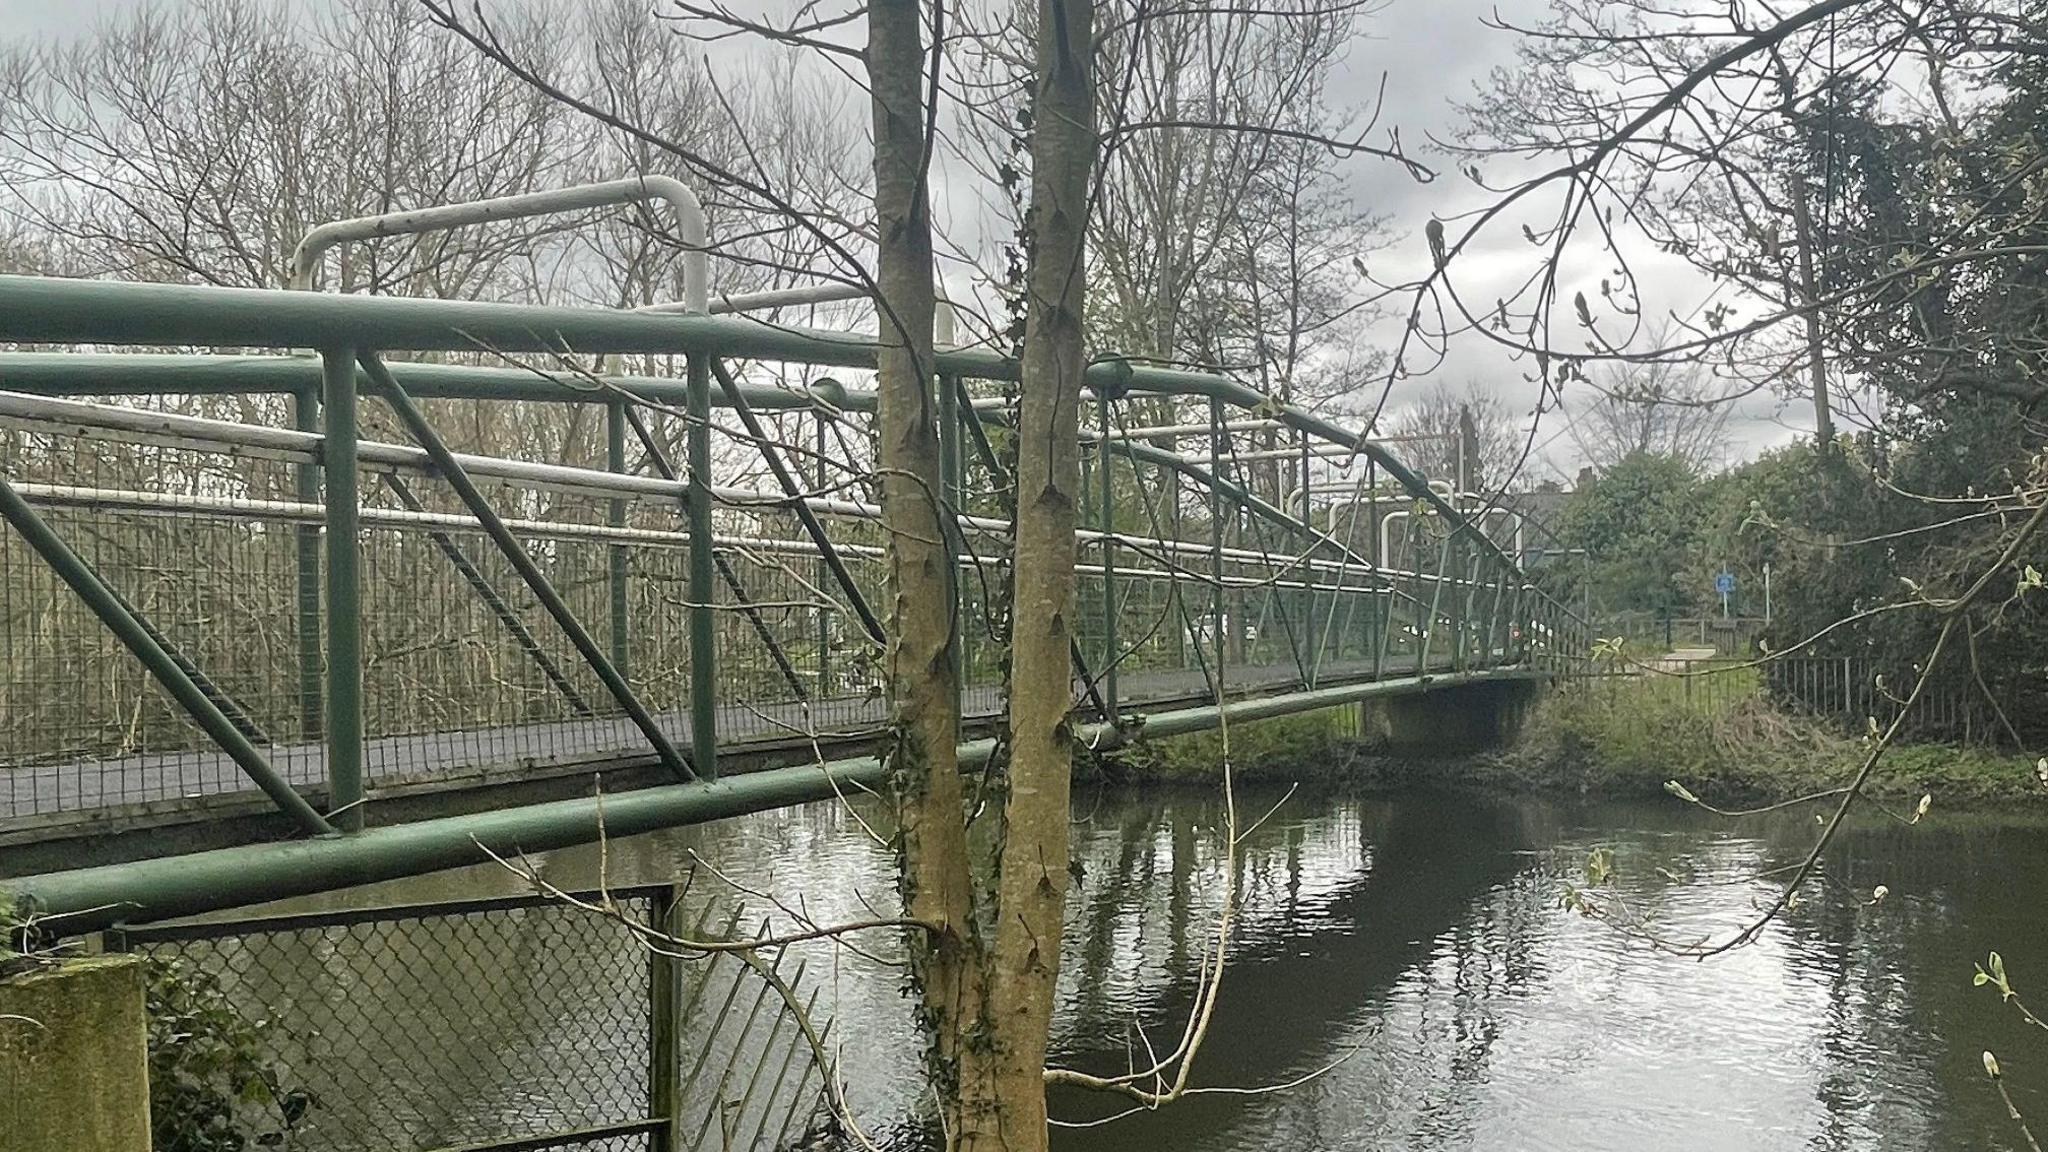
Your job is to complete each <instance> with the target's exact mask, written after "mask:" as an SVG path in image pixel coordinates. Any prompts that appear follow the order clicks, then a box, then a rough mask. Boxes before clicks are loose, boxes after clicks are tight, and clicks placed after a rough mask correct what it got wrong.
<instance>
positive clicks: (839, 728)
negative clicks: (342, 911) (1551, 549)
mask: <svg viewBox="0 0 2048 1152" xmlns="http://www.w3.org/2000/svg"><path fill="white" fill-rule="evenodd" d="M1431 664H1432V665H1437V664H1438V661H1436V660H1432V661H1431ZM1415 665H1416V659H1415V656H1414V655H1413V654H1401V653H1389V654H1388V657H1387V658H1386V659H1385V660H1384V661H1383V662H1382V663H1381V664H1380V666H1379V669H1378V678H1390V677H1399V676H1407V675H1411V674H1412V673H1413V670H1414V668H1415ZM1374 678H1375V677H1374V666H1373V662H1372V661H1371V660H1346V661H1331V662H1329V663H1326V664H1325V665H1324V666H1323V668H1322V669H1321V671H1320V673H1319V675H1318V676H1317V685H1318V686H1322V687H1327V686H1335V685H1341V684H1350V683H1357V682H1360V681H1365V680H1371V679H1374ZM1300 684H1301V674H1300V671H1299V669H1297V668H1296V667H1295V665H1293V664H1291V663H1289V664H1280V665H1265V666H1261V667H1256V668H1243V667H1239V668H1231V669H1228V670H1227V673H1226V676H1225V689H1226V692H1227V694H1228V695H1229V696H1231V697H1233V698H1235V697H1240V696H1250V695H1258V694H1262V693H1267V692H1271V691H1274V690H1276V689H1283V688H1292V687H1296V686H1298V685H1300ZM1118 696H1119V708H1120V710H1121V711H1123V712H1126V713H1131V712H1143V711H1145V710H1147V709H1148V708H1150V709H1152V710H1157V709H1158V708H1159V707H1161V706H1163V705H1176V704H1196V703H1201V702H1203V701H1205V700H1206V699H1207V698H1208V688H1207V685H1206V682H1205V680H1204V677H1203V674H1202V672H1201V670H1200V669H1186V670H1170V671H1154V672H1135V673H1124V674H1123V675H1121V676H1120V678H1119V693H1118ZM963 705H964V706H963V709H962V716H963V719H964V720H965V721H966V722H967V724H966V725H965V726H966V727H968V728H974V727H982V728H985V727H986V726H987V724H988V722H990V721H992V720H994V719H995V718H996V717H998V716H1000V715H1001V714H1002V700H1001V692H1000V689H999V688H997V687H995V686H982V687H973V688H970V689H968V690H967V692H966V694H965V698H964V700H963ZM656 719H657V721H658V722H659V723H660V725H661V727H662V730H663V731H664V732H665V733H666V734H667V735H668V737H669V738H670V739H671V740H672V741H674V742H675V743H676V745H677V746H678V747H680V748H684V749H687V748H688V747H689V744H690V721H689V716H688V715H687V713H684V712H677V711H671V712H664V713H659V714H657V716H656ZM884 719H885V714H884V703H883V701H882V700H881V699H880V698H879V697H870V698H862V697H839V698H834V699H830V700H821V701H813V702H811V703H810V704H808V705H806V704H804V703H800V702H796V701H776V702H774V703H769V704H761V705H751V704H744V703H735V702H729V701H722V702H721V704H720V708H719V713H718V725H719V736H720V749H721V751H722V752H726V753H733V754H738V753H745V752H750V751H762V750H766V749H771V748H774V747H775V746H777V745H783V746H791V745H794V746H795V747H796V748H798V749H801V748H802V747H803V745H805V744H807V743H809V740H810V737H809V736H808V735H806V731H807V729H808V730H811V731H815V732H816V734H817V736H818V737H819V739H820V742H821V743H823V744H824V745H826V746H827V748H828V755H829V754H831V753H830V752H829V749H830V748H832V747H843V746H845V745H846V744H847V743H849V742H853V741H858V740H862V739H870V738H872V737H873V736H874V735H876V734H877V733H878V732H879V731H880V729H881V726H882V723H883V721H884ZM264 751H265V754H266V756H267V758H268V759H269V761H270V765H271V767H272V768H274V769H275V770H277V771H278V772H279V773H280V774H282V775H283V776H284V777H285V779H287V780H289V781H290V782H291V783H293V784H295V785H300V786H305V787H311V788H319V787H322V786H324V785H325V783H326V780H327V751H326V748H325V746H324V745H322V744H319V743H294V744H273V745H271V746H269V747H268V748H266V749H265V750H264ZM650 757H651V753H650V751H649V748H648V745H647V741H646V739H645V737H644V736H642V734H641V733H640V731H639V729H637V728H636V727H634V725H633V723H632V722H631V721H630V720H628V719H626V718H625V717H623V716H617V717H613V716H601V717H595V718H578V719H572V720H562V721H554V722H548V723H535V724H519V725H509V726H504V727H494V728H482V729H469V730H455V731H445V732H431V733H422V734H416V735H403V736H384V737H377V738H373V739H370V740H366V741H365V742H364V757H363V759H364V777H365V782H366V784H367V785H368V786H369V787H370V788H371V789H372V790H373V791H374V790H375V789H378V788H380V787H382V788H389V787H392V786H396V785H422V784H431V783H435V782H445V781H450V780H456V779H460V778H463V777H465V776H478V775H481V774H483V773H484V772H486V771H492V772H495V773H497V774H498V775H499V776H500V777H501V778H502V777H504V776H505V775H506V774H507V773H514V774H516V773H518V772H520V771H522V770H523V771H525V772H528V773H530V774H532V775H535V776H540V775H566V774H570V773H576V772H582V771H591V772H595V771H603V770H607V769H616V768H619V767H624V766H627V765H631V764H636V763H644V762H646V761H647V760H648V759H649V758H650ZM0 776H4V778H5V798H4V799H5V802H4V806H0V835H7V834H11V835H10V838H15V837H20V836H22V835H24V834H25V835H26V837H27V838H29V839H33V838H34V835H35V834H34V831H33V829H34V828H35V827H36V826H38V825H53V824H60V823H65V822H69V821H70V820H73V819H76V818H84V817H89V816H98V815H101V814H106V813H109V812H111V811H112V810H115V809H128V808H130V807H131V806H134V805H152V804H159V803H171V804H176V805H180V806H184V805H189V803H190V802H192V801H194V800H203V799H205V798H210V797H225V796H226V795H228V794H232V793H251V794H254V793H255V787H254V785H253V784H251V783H250V781H249V780H248V778H247V777H246V776H244V775H243V774H242V772H241V769H240V768H238V767H237V766H236V765H235V763H234V761H233V760H232V759H230V758H229V757H228V756H227V754H226V753H223V752H220V751H217V750H212V749H207V750H200V751H189V752H163V753H151V754H142V755H134V756H127V757H122V758H119V759H111V760H79V761H72V762H69V763H56V764H45V765H36V766H31V767H21V768H15V769H9V770H7V771H5V772H4V773H0Z"/></svg>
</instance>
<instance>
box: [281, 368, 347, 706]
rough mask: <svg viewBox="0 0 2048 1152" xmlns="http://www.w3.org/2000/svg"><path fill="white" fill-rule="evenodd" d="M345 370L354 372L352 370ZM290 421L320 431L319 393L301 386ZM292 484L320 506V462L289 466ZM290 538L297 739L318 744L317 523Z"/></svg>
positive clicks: (302, 527) (306, 429) (301, 428)
mask: <svg viewBox="0 0 2048 1152" xmlns="http://www.w3.org/2000/svg"><path fill="white" fill-rule="evenodd" d="M350 367H351V370H353V367H354V366H353V365H351V366H350ZM292 423H293V425H294V426H295V427H296V428H297V429H298V430H299V431H301V432H318V431H320V390H319V389H317V388H305V389H301V390H300V391H298V392H294V393H293V394H292ZM292 482H293V486H294V487H295V488H296V490H297V493H298V497H299V503H301V504H317V503H319V501H320V461H319V460H318V459H313V460H306V461H302V462H301V463H299V464H296V465H294V466H293V468H292ZM293 535H294V537H295V541H294V543H295V544H296V545H297V548H298V557H297V568H298V581H299V739H301V740H319V739H321V738H322V735H323V733H324V731H325V728H326V723H325V717H326V708H325V707H324V706H323V703H322V702H323V700H324V699H325V697H324V695H323V693H322V691H321V678H322V676H323V674H324V673H323V669H322V664H321V659H320V651H321V645H320V525H318V524H301V525H299V526H298V527H297V528H296V529H294V530H293Z"/></svg>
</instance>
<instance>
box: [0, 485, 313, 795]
mask: <svg viewBox="0 0 2048 1152" xmlns="http://www.w3.org/2000/svg"><path fill="white" fill-rule="evenodd" d="M0 517H4V518H5V519H6V521H7V522H8V523H9V524H12V525H13V526H14V530H15V531H17V532H19V533H21V538H22V539H23V540H24V541H26V542H27V543H28V546H29V547H30V548H32V549H34V550H35V552H36V554H37V555H38V556H41V557H42V558H43V562H44V563H46V564H48V565H49V566H50V568H51V570H52V571H54V572H56V573H57V575H58V576H59V577H60V578H61V579H62V580H63V581H64V583H66V584H69V585H70V586H71V590H72V591H73V592H75V593H77V594H78V598H79V599H80V600H81V601H83V602H84V603H85V606H86V607H87V608H88V609H90V610H91V611H92V613H93V615H95V616H97V617H99V619H100V622H101V623H102V624H105V625H106V626H107V630H108V631H110V632H112V633H113V634H114V635H115V637H116V638H117V639H119V640H120V641H121V643H122V644H124V645H126V646H127V648H128V650H129V651H130V652H133V653H134V654H135V656H136V658H137V659H138V660H141V661H142V664H143V666H144V667H145V668H147V669H149V672H150V675H152V676H154V677H156V680H157V682H158V683H159V684H162V685H163V686H164V689H165V690H166V691H168V692H169V693H170V694H171V696H172V698H174V699H175V700H177V702H178V704H179V705H180V706H181V707H183V708H184V709H185V713H186V714H187V715H188V716H190V717H191V718H192V720H193V722H194V723H196V724H197V725H199V728H200V730H201V731H203V732H205V733H206V735H207V736H208V737H210V738H211V739H212V740H213V742H214V743H215V744H216V745H218V746H219V747H220V749H221V751H223V752H226V753H227V754H228V756H229V758H230V759H232V760H234V762H235V764H236V765H237V766H238V767H240V768H241V769H242V771H243V772H244V773H246V774H247V775H248V777H249V779H250V780H251V781H253V782H254V783H255V785H256V786H257V787H258V788H261V789H263V791H264V793H265V794H267V795H268V796H269V797H270V798H271V799H272V800H273V801H275V802H276V803H277V806H278V807H279V808H282V809H284V811H285V814H286V815H288V816H290V817H291V818H292V819H293V820H294V821H295V822H296V823H297V824H298V825H299V827H301V828H303V829H305V830H306V831H307V832H311V833H313V834H315V835H322V834H326V833H331V832H333V831H334V826H333V825H331V824H329V823H328V822H327V819H326V817H324V816H322V815H320V813H318V812H316V811H314V810H313V806H312V805H311V804H308V803H307V802H306V798H305V797H304V796H301V795H299V794H298V792H297V790H295V789H294V788H293V787H292V786H291V784H290V783H289V782H287V781H286V780H285V778H284V777H282V776H280V775H278V773H277V770H276V769H274V768H272V767H271V766H270V762H269V761H268V760H265V759H264V758H263V753H261V752H259V751H257V749H256V745H255V744H253V743H251V742H250V740H249V737H248V736H246V735H244V734H243V732H242V730H241V729H240V728H238V727H236V726H235V723H234V721H232V720H230V719H228V717H227V716H226V714H224V713H223V712H222V711H221V709H220V707H219V706H218V705H217V704H215V703H214V701H213V699H212V697H210V696H208V695H207V694H206V692H205V691H204V690H203V689H201V688H200V687H199V685H198V684H196V683H194V682H193V679H192V677H191V676H189V675H187V674H186V672H185V669H184V668H183V667H182V666H181V665H180V664H179V662H178V660H177V659H176V658H175V657H173V656H172V655H171V654H170V653H169V652H167V651H165V650H164V648H163V646H162V645H161V644H158V643H157V642H156V640H155V639H154V638H153V637H152V636H151V635H150V629H149V628H147V627H146V626H144V625H143V624H142V622H141V621H140V620H138V619H137V618H136V617H135V615H134V614H133V613H131V612H129V611H128V609H127V608H126V607H125V606H124V605H123V603H122V600H121V598H120V597H119V596H117V595H115V594H114V590H113V589H112V588H110V587H108V586H107V583H106V581H105V580H102V579H101V578H100V574H99V573H98V572H95V571H93V568H92V565H90V564H87V563H86V562H85V560H84V559H83V558H82V557H80V556H79V555H78V553H76V552H73V551H72V550H71V546H70V545H68V544H66V543H64V541H63V539H62V538H60V537H59V536H58V535H57V533H56V531H55V530H54V529H52V528H51V527H50V526H49V524H48V523H46V522H45V521H44V520H43V518H42V517H40V516H38V515H36V513H35V510H34V509H33V508H31V507H29V504H28V501H26V500H24V499H22V496H21V493H19V492H17V491H15V489H14V485H12V484H10V483H8V482H7V478H6V477H5V476H0Z"/></svg>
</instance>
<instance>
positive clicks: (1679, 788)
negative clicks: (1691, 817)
mask: <svg viewBox="0 0 2048 1152" xmlns="http://www.w3.org/2000/svg"><path fill="white" fill-rule="evenodd" d="M1664 790H1665V791H1666V792H1669V793H1671V794H1672V795H1673V796H1676V797H1678V798H1679V799H1680V800H1683V801H1685V802H1686V803H1687V804H1697V803H1699V802H1700V798H1699V797H1697V796H1695V795H1693V794H1692V791H1691V789H1688V788H1687V787H1686V786H1685V785H1683V784H1680V783H1679V782H1678V781H1676V780H1666V781H1665V782H1664Z"/></svg>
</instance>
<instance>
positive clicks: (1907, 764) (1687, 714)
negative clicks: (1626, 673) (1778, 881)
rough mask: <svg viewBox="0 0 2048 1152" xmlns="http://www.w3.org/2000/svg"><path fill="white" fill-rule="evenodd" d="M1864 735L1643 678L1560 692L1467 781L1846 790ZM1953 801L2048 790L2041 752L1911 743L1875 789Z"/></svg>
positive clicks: (1741, 793)
mask: <svg viewBox="0 0 2048 1152" xmlns="http://www.w3.org/2000/svg"><path fill="white" fill-rule="evenodd" d="M1868 751H1869V749H1868V745H1867V744H1866V743H1865V742H1864V741H1863V740H1860V739H1856V738H1853V737H1850V736H1847V735H1844V734H1842V733H1841V732H1839V731H1838V730H1837V729H1836V728H1834V727H1832V726H1830V725H1828V724H1826V723H1824V722H1822V721H1819V720H1814V719H1809V718H1806V717H1801V716H1797V715H1793V714H1790V713H1787V712H1785V711H1782V710H1780V709H1778V708H1776V707H1774V706H1772V704H1771V703H1770V702H1769V701H1768V700H1767V699H1765V698H1763V697H1761V696H1759V695H1756V694H1755V693H1731V694H1728V695H1725V696H1724V695H1719V694H1716V695H1713V696H1711V697H1710V696H1709V695H1708V694H1707V693H1705V692H1700V693H1698V694H1696V695H1694V696H1691V697H1688V696H1687V695H1686V694H1685V690H1684V682H1683V681H1681V680H1678V679H1675V678H1668V677H1645V678H1640V679H1634V680H1631V681H1629V682H1627V683H1626V684H1625V685H1623V686H1621V687H1620V688H1619V689H1613V688H1610V687H1608V686H1596V687H1588V688H1581V689H1577V690H1563V691H1557V692H1553V693H1550V694H1549V695H1547V696H1546V697H1545V698H1544V699H1543V700H1542V701H1541V702H1540V703H1538V704H1537V706H1536V707H1535V709H1534V710H1533V711H1532V712H1531V713H1530V715H1529V718H1528V720H1527V722H1526V723H1525V724H1524V725H1523V728H1522V731H1521V733H1520V735H1519V737H1518V738H1517V740H1516V741H1515V743H1514V744H1513V745H1511V746H1510V747H1508V748H1506V749H1503V750H1501V751H1499V752H1495V753H1490V754H1487V755H1484V756H1481V757H1477V758H1475V759H1474V760H1473V761H1471V763H1470V766H1469V770H1468V771H1467V772H1465V773H1463V774H1461V776H1460V779H1461V781H1462V782H1465V783H1468V784H1473V785H1479V786H1485V787H1492V788H1501V789H1504V790H1515V791H1526V790H1542V791H1557V792H1585V793H1599V794H1601V795H1606V796H1627V795H1651V794H1656V793H1659V792H1662V791H1664V790H1665V782H1666V781H1670V780H1677V781H1679V782H1680V783H1682V784H1683V785H1684V786H1685V787H1687V788H1689V789H1690V790H1691V791H1692V792H1693V793H1695V794H1696V795H1698V796H1700V797H1701V798H1702V799H1704V800H1706V801H1707V802H1709V803H1718V802H1719V801H1722V800H1733V801H1752V800H1763V801H1774V800H1781V799H1786V798H1789V797H1793V796H1801V795H1807V794H1810V793H1814V792H1822V791H1826V790H1829V789H1833V788H1840V787H1841V786H1842V785H1843V783H1844V781H1846V780H1847V779H1848V778H1849V777H1850V776H1851V775H1853V774H1854V772H1855V769H1856V766H1857V765H1858V764H1859V763H1860V762H1861V761H1862V759H1863V757H1864V756H1865V755H1866V754H1867V753H1868ZM1865 791H1866V792H1868V793H1869V794H1871V795H1873V796H1889V797H1894V798H1905V799H1913V798H1917V797H1919V796H1921V795H1923V794H1928V793H1932V794H1933V795H1934V796H1935V797H1936V798H1937V799H1938V800H1940V801H1942V802H1943V803H1982V802H1990V801H2013V800H2024V801H2035V800H2041V799H2048V790H2044V789H2043V788H2042V787H2041V785H2040V783H2039V782H2038V781H2037V780H2036V779H2035V776H2034V771H2033V768H2032V767H2031V766H2030V761H2029V760H2028V759H2027V758H2026V757H2024V756H2021V755H2019V754H2016V753H2012V752H2009V751H2002V750H1997V749H1989V748H1979V747H1964V746H1956V745H1948V744H1914V745H1900V746H1898V747H1896V748H1894V749H1893V750H1892V751H1891V752H1890V753H1889V754H1888V755H1887V756H1885V758H1884V759H1883V761H1882V762H1881V763H1880V764H1879V765H1878V768H1877V769H1876V771H1875V772H1874V773H1873V774H1872V776H1871V779H1870V782H1869V784H1868V786H1867V787H1866V789H1865Z"/></svg>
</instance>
